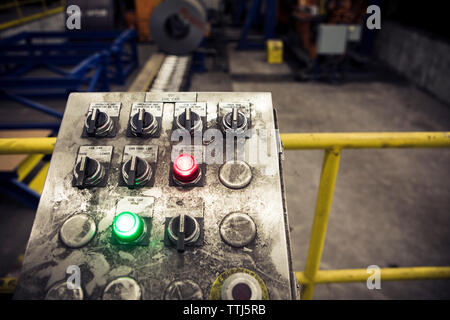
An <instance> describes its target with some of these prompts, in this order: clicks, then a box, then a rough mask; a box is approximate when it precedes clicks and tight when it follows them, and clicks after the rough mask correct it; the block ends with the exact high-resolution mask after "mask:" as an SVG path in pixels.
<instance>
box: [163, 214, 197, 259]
mask: <svg viewBox="0 0 450 320" xmlns="http://www.w3.org/2000/svg"><path fill="white" fill-rule="evenodd" d="M167 234H168V236H169V239H170V241H172V243H173V244H175V245H176V246H177V250H178V251H179V252H183V251H184V247H185V245H186V244H190V243H194V242H196V241H197V240H198V238H199V236H200V225H199V223H198V221H197V220H196V219H195V218H193V217H191V216H190V215H187V214H180V215H178V216H176V217H173V218H172V219H170V221H169V225H168V230H167Z"/></svg>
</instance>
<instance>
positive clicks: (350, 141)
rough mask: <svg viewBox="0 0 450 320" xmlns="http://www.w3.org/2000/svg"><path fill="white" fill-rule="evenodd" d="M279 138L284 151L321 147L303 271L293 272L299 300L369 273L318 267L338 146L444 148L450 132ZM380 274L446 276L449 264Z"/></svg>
mask: <svg viewBox="0 0 450 320" xmlns="http://www.w3.org/2000/svg"><path fill="white" fill-rule="evenodd" d="M281 140H282V141H283V146H284V148H285V149H288V150H293V149H296V150H299V149H325V156H324V160H323V166H322V174H321V177H320V184H319V191H318V196H317V202H316V209H315V213H314V221H313V226H312V231H311V237H310V240H309V249H308V255H307V258H306V265H305V270H304V271H303V272H296V276H297V280H298V282H299V284H301V285H302V286H303V287H302V292H301V297H302V299H312V297H313V294H314V286H315V284H317V283H333V282H360V281H367V279H368V277H369V276H370V274H368V273H367V272H366V270H365V269H348V270H326V271H325V270H319V266H320V261H321V258H322V251H323V246H324V243H325V236H326V231H327V226H328V218H329V215H330V209H331V202H332V200H333V193H334V186H335V184H336V179H337V174H338V170H339V160H340V156H341V151H342V149H361V148H448V147H450V132H384V133H376V132H373V133H312V134H310V133H288V134H282V135H281ZM380 277H381V280H382V281H383V280H384V281H387V280H413V279H416V280H419V279H448V278H450V267H414V268H387V269H380Z"/></svg>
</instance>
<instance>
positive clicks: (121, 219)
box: [113, 211, 144, 242]
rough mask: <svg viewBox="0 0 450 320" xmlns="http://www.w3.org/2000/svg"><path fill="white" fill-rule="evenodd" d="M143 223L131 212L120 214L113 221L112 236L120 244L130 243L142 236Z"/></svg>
mask: <svg viewBox="0 0 450 320" xmlns="http://www.w3.org/2000/svg"><path fill="white" fill-rule="evenodd" d="M143 232H144V222H143V221H142V219H141V218H140V217H139V216H138V215H137V214H134V213H132V212H128V211H125V212H121V213H119V214H118V215H117V216H116V217H115V218H114V221H113V234H114V236H115V237H116V238H117V239H118V240H119V241H122V242H132V241H135V240H137V239H139V237H140V236H141V235H142V234H143Z"/></svg>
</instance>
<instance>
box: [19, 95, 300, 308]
mask: <svg viewBox="0 0 450 320" xmlns="http://www.w3.org/2000/svg"><path fill="white" fill-rule="evenodd" d="M144 102H146V103H149V104H148V105H157V106H158V112H159V111H162V113H161V114H158V115H157V116H158V117H159V118H158V121H159V122H158V125H159V126H160V128H159V129H160V130H154V132H157V134H156V135H155V136H154V137H151V136H150V137H146V136H133V135H132V134H130V129H129V128H130V127H129V125H130V117H131V116H132V115H136V117H135V119H138V117H140V118H141V119H142V118H143V115H144V111H141V112H142V114H140V115H139V114H138V111H137V110H135V109H136V106H140V105H144V106H145V104H143V103H144ZM95 105H113V106H115V108H114V111H117V112H116V113H115V114H113V115H110V116H107V115H103V118H102V117H100V116H98V115H93V114H92V107H93V106H95ZM190 105H192V106H194V108H198V110H200V111H199V112H201V113H202V114H201V115H200V116H199V117H198V118H199V119H203V120H204V122H205V123H202V125H203V126H202V129H201V133H202V134H204V135H207V132H208V129H216V131H215V132H216V133H217V132H222V131H221V130H222V129H223V128H222V126H221V123H220V122H221V121H222V120H221V119H225V117H226V112H228V111H230V110H231V109H232V107H234V106H239V105H242V106H243V109H242V112H241V113H238V112H237V111H236V114H235V118H233V116H231V118H232V119H237V120H242V121H241V123H243V121H244V120H245V125H246V126H248V127H247V128H246V129H251V130H252V134H251V135H246V137H245V139H244V140H243V142H242V143H243V149H239V150H245V152H244V153H245V155H244V156H243V158H242V159H240V160H239V163H238V164H239V165H238V167H233V168H229V167H228V166H227V165H226V163H225V162H226V160H224V161H222V162H218V161H216V162H218V163H208V161H206V160H205V158H206V157H205V154H207V153H208V152H210V150H211V149H209V148H210V147H212V146H213V145H214V143H218V142H220V139H214V138H211V136H209V138H208V139H206V138H205V137H203V138H204V139H203V141H202V140H200V141H201V142H200V145H196V146H195V148H197V149H196V150H197V151H198V150H200V154H202V152H203V156H202V155H197V153H195V156H196V157H197V159H196V160H197V161H198V162H199V163H200V166H201V169H199V170H200V171H199V172H200V174H201V175H202V176H201V178H202V181H200V182H199V183H198V184H197V185H194V186H191V185H189V186H187V187H184V186H180V185H174V183H173V181H172V182H171V174H172V169H173V162H174V159H173V155H172V153H173V150H174V149H175V148H176V145H177V141H172V140H173V130H174V123H175V120H176V116H178V115H177V114H176V113H177V112H178V113H179V112H180V108H183V107H186V106H190ZM160 106H162V110H161V108H160ZM132 108H134V109H132ZM227 108H229V109H230V110H228V109H227ZM196 110H197V109H192V112H195V111H196ZM227 110H228V111H227ZM100 111H101V110H98V111H95V112H100ZM190 111H191V110H190ZM190 111H189V112H190ZM230 112H231V111H230ZM186 117H187V116H185V120H186V119H187V118H186ZM238 117H245V119H244V118H242V119H240V118H238ZM229 118H230V117H229ZM111 119H112V120H111ZM155 119H156V117H155ZM188 120H189V122H190V118H189V119H188ZM237 120H236V123H237ZM247 120H248V121H247ZM250 120H251V121H250ZM89 121H91V122H92V123H94V125H97V126H98V127H101V128H107V127H108V126H110V127H111V128H112V131H111V132H113V134H106V133H104V132H101V133H102V135H101V136H99V135H96V134H95V130H93V129H92V128H90V127H89V123H88V122H89ZM95 121H97V122H96V123H95ZM108 121H110V122H108ZM186 121H187V120H186ZM223 121H225V120H223ZM142 123H143V122H141V126H142ZM149 123H150V120H149ZM153 123H155V125H157V124H156V122H153ZM230 123H231V122H230ZM224 125H225V126H227V124H226V122H224ZM230 127H233V125H232V124H230ZM97 129H98V128H97ZM275 129H276V119H275V114H274V110H273V107H272V97H271V94H270V93H236V92H232V93H200V92H199V93H186V92H184V93H149V92H147V93H146V92H140V93H116V92H111V93H72V94H71V95H70V96H69V99H68V102H67V106H66V110H65V114H64V118H63V121H62V124H61V128H60V131H59V135H58V138H57V142H56V145H55V149H54V152H53V155H52V160H51V164H50V168H49V171H48V174H47V178H46V182H45V186H44V190H43V193H42V196H41V200H40V203H39V208H38V210H37V213H36V218H35V221H34V225H33V228H32V232H31V235H30V239H29V242H28V246H27V250H26V254H25V258H24V263H23V267H22V271H21V274H20V277H19V280H18V285H17V289H16V292H15V295H14V298H16V299H233V298H237V299H239V298H243V299H254V298H255V297H256V298H257V299H297V298H298V296H297V285H296V280H295V275H294V273H293V271H292V264H291V257H290V240H289V231H288V230H289V227H288V220H287V212H286V205H285V199H284V190H283V188H284V186H283V180H282V171H281V162H280V152H281V148H280V146H281V144H280V141H279V138H278V133H277V132H276V131H275ZM213 132H214V131H213ZM88 133H91V135H88ZM262 138H264V141H266V142H267V143H266V144H261V143H260V142H259V141H260V140H261V139H262ZM223 139H224V140H225V136H224V137H223ZM261 141H262V140H261ZM217 145H218V144H216V146H217ZM252 145H253V146H257V147H258V148H257V149H258V150H257V152H258V155H257V156H256V158H255V152H256V151H255V150H253V149H252V148H251V146H252ZM261 146H262V147H261ZM198 148H200V149H198ZM197 151H195V152H197ZM133 152H137V155H138V156H140V157H141V158H140V159H144V160H145V159H146V161H147V162H148V164H149V165H148V166H146V167H145V168H144V169H145V170H144V169H142V170H143V171H142V172H145V175H144V174H143V175H142V177H143V178H142V179H143V180H142V181H144V178H146V179H147V180H145V182H146V183H147V184H146V185H144V186H142V187H136V186H133V187H127V185H126V180H125V178H123V170H124V165H125V163H126V162H127V161H128V160H130V161H131V159H133V157H132V155H133ZM239 152H241V151H239ZM226 153H227V152H224V154H226ZM229 156H230V153H229V152H228V156H227V157H229ZM233 156H235V157H236V154H234V155H233ZM252 157H253V160H251V159H250V158H252ZM261 157H265V158H266V159H268V160H267V161H259V160H258V159H259V158H261ZM199 158H201V159H199ZM224 158H226V157H225V155H224ZM135 159H136V158H135ZM135 159H134V160H133V161H135ZM254 159H257V160H254ZM234 160H235V159H234ZM234 160H233V161H234ZM147 162H146V163H147ZM224 163H225V164H224ZM137 165H139V163H137V162H136V161H135V162H133V163H131V164H128V166H129V167H128V169H129V168H130V167H133V166H137ZM88 166H89V170H88ZM236 169H238V171H239V170H241V169H242V170H243V171H239V172H240V173H239V172H238V173H236V172H234V171H233V170H236ZM242 172H244V173H242ZM128 173H130V171H128ZM88 174H89V175H91V176H92V177H94V176H95V179H92V180H89V181H87V180H83V179H86V177H85V175H88ZM235 174H238V175H239V174H242V176H241V178H240V179H241V180H239V179H238V181H236V177H235ZM127 177H128V176H127ZM133 178H134V175H133ZM130 179H131V178H130ZM136 179H138V177H137V176H136ZM86 181H87V182H89V183H92V185H89V184H88V183H87V182H86ZM133 181H134V180H133ZM136 181H138V180H136ZM121 212H133V213H134V214H136V215H138V216H139V217H140V218H141V220H140V221H142V222H143V225H144V229H142V230H145V236H142V237H141V238H139V240H133V241H134V243H133V244H132V245H126V244H124V243H122V242H121V241H120V239H119V240H117V239H116V240H114V239H112V238H114V237H112V233H113V232H114V230H113V227H112V225H113V222H114V221H115V219H116V217H117V216H118V214H120V213H121ZM177 215H179V217H180V219H181V217H182V219H183V220H180V219H179V220H178V222H177V223H178V224H177V227H176V228H178V225H179V224H181V223H183V226H184V223H186V226H188V223H191V224H192V225H193V226H194V227H195V228H198V229H199V232H198V233H197V234H196V237H195V239H194V240H193V241H191V242H192V243H191V245H190V246H186V247H185V248H184V247H183V249H182V250H180V248H178V247H177V245H176V243H175V242H174V243H172V244H174V245H171V242H170V240H173V239H171V234H170V232H167V230H168V228H169V227H170V224H171V223H172V222H171V221H173V220H172V218H173V217H176V216H177ZM189 219H190V220H189ZM181 221H182V222H181ZM194 227H193V228H194ZM181 232H182V230H181V229H180V233H178V235H179V236H180V237H181V234H182V233H181ZM183 236H184V233H183ZM172 237H173V235H172ZM186 240H188V239H186ZM178 245H179V244H178ZM77 277H78V279H77ZM74 279H75V281H74ZM77 280H79V281H78V282H77ZM69 282H70V283H69ZM242 283H244V285H243V286H244V287H243V289H242V288H241V287H240V286H241V284H242ZM70 284H71V285H72V287H70ZM74 284H75V287H74ZM77 285H79V286H77ZM238 289H241V291H240V292H239V290H238ZM247 291H248V292H247ZM236 292H237V293H236Z"/></svg>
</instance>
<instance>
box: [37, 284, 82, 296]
mask: <svg viewBox="0 0 450 320" xmlns="http://www.w3.org/2000/svg"><path fill="white" fill-rule="evenodd" d="M45 300H83V289H81V287H78V288H71V289H69V287H68V286H67V282H65V281H64V282H59V283H57V284H55V285H53V286H52V287H51V288H50V289H49V290H48V291H47V294H46V295H45Z"/></svg>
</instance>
